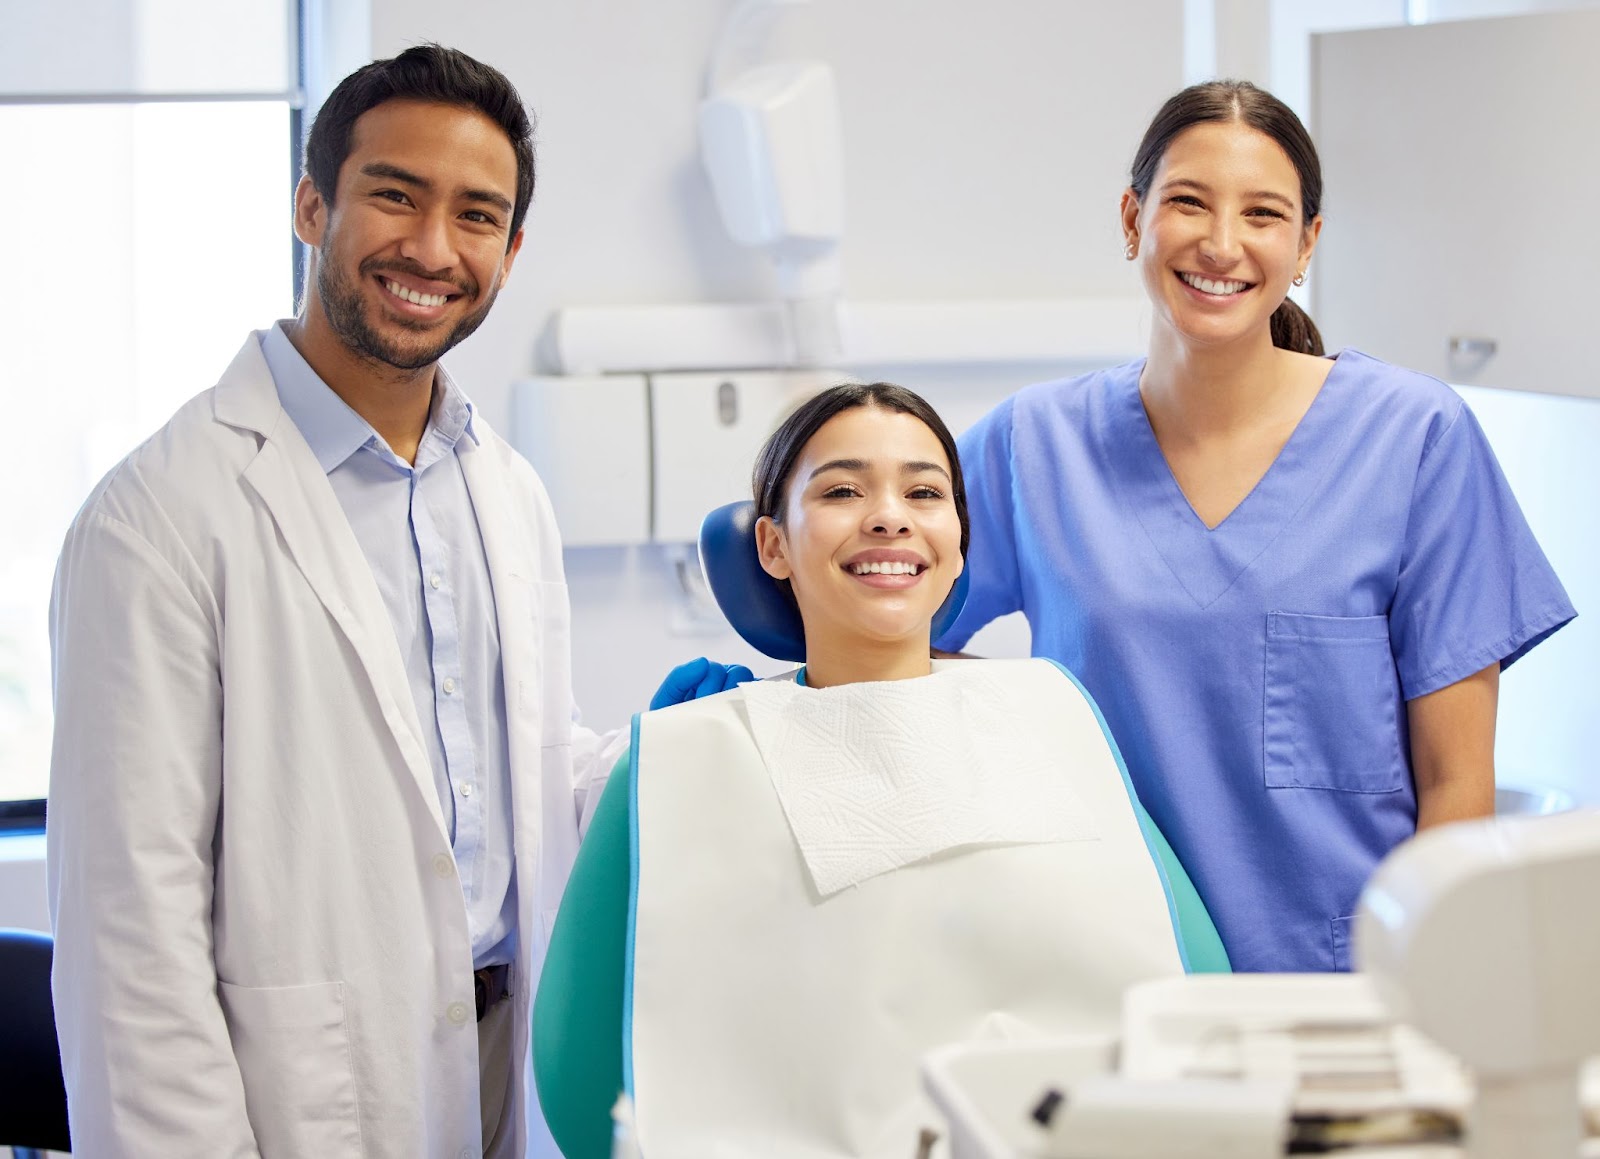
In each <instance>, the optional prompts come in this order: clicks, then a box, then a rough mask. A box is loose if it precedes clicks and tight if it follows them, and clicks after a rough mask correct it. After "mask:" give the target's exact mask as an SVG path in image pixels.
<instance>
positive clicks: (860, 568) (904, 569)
mask: <svg viewBox="0 0 1600 1159" xmlns="http://www.w3.org/2000/svg"><path fill="white" fill-rule="evenodd" d="M850 570H851V572H853V573H854V574H856V575H916V574H917V573H918V572H919V571H921V570H922V568H921V567H920V565H918V564H914V563H853V564H851V565H850Z"/></svg>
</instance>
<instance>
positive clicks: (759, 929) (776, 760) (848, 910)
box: [624, 660, 1183, 1159]
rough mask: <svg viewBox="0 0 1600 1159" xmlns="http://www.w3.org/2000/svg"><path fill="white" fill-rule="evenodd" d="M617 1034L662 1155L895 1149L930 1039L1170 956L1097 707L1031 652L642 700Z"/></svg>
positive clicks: (659, 1158)
mask: <svg viewBox="0 0 1600 1159" xmlns="http://www.w3.org/2000/svg"><path fill="white" fill-rule="evenodd" d="M637 727H638V733H637V738H636V744H635V752H634V761H635V765H634V777H635V786H634V798H633V828H632V833H633V847H634V850H633V892H632V899H631V903H630V930H629V960H628V979H627V987H628V989H627V999H626V1003H627V1006H626V1013H625V1015H624V1042H625V1047H624V1051H625V1059H626V1064H625V1065H626V1068H627V1084H628V1088H629V1090H630V1092H631V1093H632V1095H633V1100H634V1106H635V1114H636V1122H637V1131H638V1141H639V1145H640V1148H641V1150H642V1151H643V1153H644V1154H646V1155H648V1156H650V1159H678V1157H685V1159H687V1157H690V1156H692V1157H694V1159H723V1157H732V1156H741V1157H743V1156H763V1157H770V1159H789V1157H795V1159H799V1157H806V1159H821V1157H824V1156H827V1157H833V1156H866V1157H873V1159H876V1157H878V1156H883V1157H884V1159H906V1157H907V1156H909V1155H911V1154H913V1152H914V1150H915V1146H916V1139H917V1132H918V1129H919V1128H920V1127H922V1126H925V1125H937V1124H938V1122H939V1118H938V1114H937V1112H936V1111H935V1110H934V1109H933V1108H932V1106H931V1104H930V1103H928V1102H927V1101H926V1100H925V1099H924V1098H923V1096H922V1095H921V1094H920V1093H919V1088H918V1079H917V1060H918V1057H919V1056H920V1055H921V1054H922V1053H923V1052H924V1051H925V1050H927V1049H929V1048H931V1047H933V1046H937V1045H939V1044H942V1043H947V1042H953V1041H958V1040H962V1039H971V1038H977V1037H995V1036H1000V1035H1008V1034H1021V1035H1027V1034H1031V1033H1057V1032H1071V1031H1079V1030H1082V1031H1108V1032H1109V1031H1114V1030H1115V1028H1116V1027H1117V1025H1118V1019H1119V1014H1120V1009H1121V997H1122V991H1123V990H1124V989H1125V988H1126V987H1128V986H1129V985H1131V984H1133V983H1135V982H1141V981H1145V980H1147V979H1151V978H1159V977H1166V976H1172V975H1178V974H1181V973H1182V972H1183V966H1182V962H1181V960H1180V956H1179V950H1178V944H1177V938H1176V935H1175V933H1174V931H1173V921H1172V916H1171V909H1170V908H1169V901H1168V894H1167V888H1166V885H1165V882H1164V880H1163V878H1162V876H1161V873H1160V870H1159V869H1158V868H1157V864H1156V862H1155V860H1154V858H1153V857H1152V855H1151V852H1150V851H1149V849H1148V848H1147V846H1146V843H1145V839H1144V835H1143V833H1142V832H1141V830H1140V828H1139V823H1138V820H1137V817H1136V815H1135V811H1134V808H1133V805H1132V802H1131V800H1130V796H1129V793H1130V790H1129V788H1128V787H1127V783H1126V779H1125V775H1124V773H1123V771H1122V768H1121V766H1120V763H1119V761H1118V759H1117V756H1116V754H1115V751H1114V749H1113V748H1112V746H1111V743H1110V741H1109V739H1108V737H1107V735H1106V733H1105V730H1104V726H1103V724H1102V722H1101V720H1100V718H1099V714H1098V713H1097V712H1096V710H1095V709H1094V707H1093V705H1092V703H1091V702H1090V701H1089V700H1088V699H1087V697H1086V696H1085V694H1084V693H1083V692H1082V691H1081V690H1080V688H1079V687H1078V686H1077V684H1076V683H1075V682H1074V681H1073V680H1072V679H1071V678H1070V677H1068V676H1067V675H1066V674H1065V673H1064V672H1063V671H1062V670H1061V669H1059V668H1057V667H1056V666H1055V665H1053V664H1051V663H1050V662H1049V661H1043V660H1002V661H975V660H963V661H945V662H936V663H935V665H934V675H932V676H929V677H927V678H924V679H919V680H906V681H895V682H892V683H884V684H861V685H850V686H846V687H841V688H837V689H805V688H798V687H795V686H793V685H792V684H789V685H782V684H778V683H777V682H765V683H764V684H761V685H744V686H743V687H741V688H740V689H738V690H736V691H734V692H730V693H727V694H724V695H722V696H717V697H713V698H711V699H709V700H703V701H697V702H693V703H689V704H682V705H678V706H676V707H674V708H670V709H666V710H663V711H660V712H653V713H646V714H644V715H643V716H642V717H640V718H638V726H637Z"/></svg>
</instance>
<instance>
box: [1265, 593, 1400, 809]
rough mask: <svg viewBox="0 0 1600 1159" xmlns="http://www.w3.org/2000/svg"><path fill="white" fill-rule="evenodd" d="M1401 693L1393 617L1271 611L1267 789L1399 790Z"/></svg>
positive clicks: (1266, 701)
mask: <svg viewBox="0 0 1600 1159" xmlns="http://www.w3.org/2000/svg"><path fill="white" fill-rule="evenodd" d="M1399 689H1400V685H1399V677H1398V676H1397V675H1396V673H1395V667H1394V655H1393V652H1392V651H1391V649H1390V645H1389V618H1388V617H1387V616H1309V615H1298V614H1295V613H1290V612H1269V613H1267V658H1266V692H1265V705H1264V718H1263V721H1262V726H1263V727H1262V755H1263V760H1264V764H1265V767H1266V783H1267V787H1268V788H1275V789H1287V788H1300V789H1342V790H1344V791H1346V792H1353V793H1389V792H1394V791H1396V790H1398V789H1399V788H1401V786H1402V785H1403V784H1404V783H1405V775H1406V771H1405V760H1404V758H1403V756H1402V754H1401V752H1400V733H1399V728H1398V725H1397V721H1396V711H1397V706H1398V704H1399V702H1400V691H1399Z"/></svg>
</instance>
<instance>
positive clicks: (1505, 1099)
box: [1356, 811, 1600, 1159]
mask: <svg viewBox="0 0 1600 1159" xmlns="http://www.w3.org/2000/svg"><path fill="white" fill-rule="evenodd" d="M1597 898H1600V812H1594V811H1585V812H1579V813H1565V814H1558V815H1555V816H1551V817H1514V818H1507V819H1504V820H1495V821H1481V822H1473V823H1464V824H1457V825H1446V826H1444V827H1442V828H1439V829H1434V830H1430V831H1428V832H1426V833H1422V834H1419V835H1418V836H1417V837H1416V838H1415V839H1414V840H1412V841H1409V842H1407V843H1406V844H1405V845H1403V846H1401V847H1400V848H1399V849H1397V850H1396V851H1395V853H1394V854H1393V855H1392V856H1390V857H1389V858H1388V859H1387V860H1385V861H1384V862H1383V864H1382V865H1380V866H1379V867H1378V871H1377V872H1376V873H1375V874H1374V875H1373V878H1372V881H1371V882H1370V883H1369V884H1368V886H1367V889H1366V891H1365V892H1364V893H1363V894H1362V898H1361V912H1360V915H1359V917H1358V918H1357V922H1356V958H1357V961H1358V962H1359V963H1360V965H1361V969H1362V970H1363V971H1365V972H1367V973H1368V974H1370V975H1371V977H1372V978H1373V980H1374V982H1375V983H1376V985H1377V986H1378V988H1379V992H1380V993H1381V994H1382V995H1383V997H1384V999H1385V1001H1386V1002H1387V1003H1388V1004H1389V1005H1390V1008H1391V1009H1392V1010H1393V1012H1394V1014H1395V1015H1396V1017H1398V1018H1400V1019H1403V1020H1405V1021H1406V1022H1409V1023H1410V1024H1411V1025H1413V1026H1415V1027H1417V1028H1418V1029H1419V1030H1421V1031H1423V1032H1424V1033H1426V1034H1428V1035H1430V1036H1431V1037H1432V1038H1433V1039H1435V1040H1436V1041H1437V1042H1438V1043H1439V1044H1440V1045H1441V1046H1444V1047H1445V1048H1446V1049H1448V1050H1451V1051H1453V1052H1454V1053H1455V1054H1456V1056H1457V1057H1459V1058H1460V1059H1461V1060H1462V1061H1463V1062H1464V1063H1466V1064H1467V1065H1468V1066H1470V1067H1471V1068H1472V1070H1473V1072H1474V1074H1475V1075H1476V1077H1477V1086H1478V1093H1477V1100H1476V1102H1475V1104H1474V1106H1473V1109H1472V1113H1471V1118H1470V1122H1469V1126H1468V1132H1467V1154H1468V1155H1469V1156H1471V1157H1472V1159H1502V1157H1503V1159H1512V1157H1515V1159H1546V1157H1548V1159H1555V1157H1557V1156H1559V1157H1560V1159H1569V1157H1570V1156H1572V1155H1573V1154H1575V1153H1576V1151H1577V1147H1578V1141H1579V1138H1580V1135H1581V1121H1582V1120H1581V1116H1580V1113H1579V1103H1578V1068H1579V1067H1580V1065H1581V1064H1582V1063H1583V1061H1584V1060H1585V1059H1587V1058H1589V1057H1591V1056H1594V1055H1597V1054H1600V995H1597V994H1596V986H1597V984H1600V909H1597V902H1596V899H1597Z"/></svg>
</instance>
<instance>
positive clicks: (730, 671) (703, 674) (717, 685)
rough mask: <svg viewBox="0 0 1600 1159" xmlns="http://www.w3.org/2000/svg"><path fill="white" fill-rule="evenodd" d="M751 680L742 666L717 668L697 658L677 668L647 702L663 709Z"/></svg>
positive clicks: (749, 672)
mask: <svg viewBox="0 0 1600 1159" xmlns="http://www.w3.org/2000/svg"><path fill="white" fill-rule="evenodd" d="M754 679H755V676H754V675H753V674H752V673H751V671H750V669H748V668H746V667H745V666H744V665H743V664H718V663H717V662H716V661H715V660H707V659H706V658H705V657H704V656H700V657H698V658H696V659H694V660H690V661H687V662H686V663H683V664H679V665H678V666H677V667H676V668H674V669H673V670H672V671H671V672H668V673H667V678H666V679H665V680H663V681H662V682H661V687H660V688H658V689H656V694H655V695H654V696H652V697H651V698H650V708H651V710H652V711H653V710H655V709H657V708H666V707H667V706H668V705H671V704H682V703H683V702H684V701H686V700H699V699H700V698H701V697H702V696H715V695H716V694H717V693H719V692H726V691H727V690H728V689H730V688H732V687H733V686H734V685H735V684H743V683H745V682H746V681H750V680H754Z"/></svg>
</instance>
